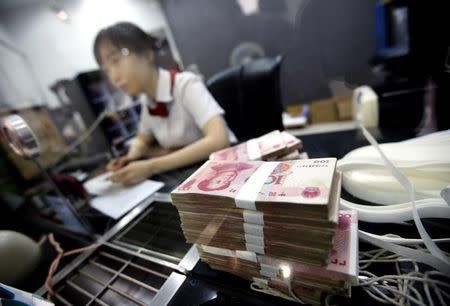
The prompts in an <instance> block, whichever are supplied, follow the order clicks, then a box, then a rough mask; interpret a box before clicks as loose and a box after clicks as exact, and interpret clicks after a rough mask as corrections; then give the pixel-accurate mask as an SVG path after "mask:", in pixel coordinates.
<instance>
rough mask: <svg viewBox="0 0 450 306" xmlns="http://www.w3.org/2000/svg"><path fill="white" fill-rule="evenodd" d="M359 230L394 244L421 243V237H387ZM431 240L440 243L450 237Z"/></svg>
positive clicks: (448, 240)
mask: <svg viewBox="0 0 450 306" xmlns="http://www.w3.org/2000/svg"><path fill="white" fill-rule="evenodd" d="M359 232H360V233H361V232H362V233H364V234H366V235H369V236H372V237H374V238H378V239H380V240H383V241H386V242H391V243H395V244H402V245H409V244H420V243H423V240H422V239H411V238H403V237H389V236H387V235H384V236H381V235H376V234H372V233H368V232H365V231H362V230H359ZM433 241H434V242H435V243H436V242H438V243H442V242H450V238H437V239H433Z"/></svg>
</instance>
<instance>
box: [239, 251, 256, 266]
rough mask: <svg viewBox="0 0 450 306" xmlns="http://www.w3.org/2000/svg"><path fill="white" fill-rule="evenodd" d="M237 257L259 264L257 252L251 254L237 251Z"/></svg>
mask: <svg viewBox="0 0 450 306" xmlns="http://www.w3.org/2000/svg"><path fill="white" fill-rule="evenodd" d="M236 256H237V257H238V258H239V259H242V260H247V261H251V262H256V263H257V262H258V258H257V257H256V253H255V252H249V251H236Z"/></svg>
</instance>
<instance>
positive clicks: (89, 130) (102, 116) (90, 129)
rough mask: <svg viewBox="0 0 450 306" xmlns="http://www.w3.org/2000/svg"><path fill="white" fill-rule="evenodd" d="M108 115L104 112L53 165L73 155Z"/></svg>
mask: <svg viewBox="0 0 450 306" xmlns="http://www.w3.org/2000/svg"><path fill="white" fill-rule="evenodd" d="M107 114H108V112H107V111H104V112H102V113H101V114H100V115H98V117H97V118H96V119H95V121H94V122H93V123H92V124H91V126H90V127H89V128H88V129H87V130H86V131H85V132H84V133H83V134H82V135H81V136H80V137H79V138H78V139H77V140H76V141H75V142H73V143H72V144H71V145H70V146H69V147H68V148H67V149H65V150H64V152H63V153H62V155H61V156H60V157H59V158H58V159H57V160H56V161H55V162H54V163H53V165H56V164H57V163H59V162H60V161H61V160H62V159H63V158H64V157H66V156H67V155H68V154H70V153H72V151H73V150H75V149H76V148H77V147H78V146H79V145H80V144H82V143H83V142H85V141H86V139H87V138H88V137H89V136H91V134H92V133H93V132H94V130H95V129H96V128H97V126H98V125H99V124H100V123H101V122H102V121H103V119H105V117H106V115H107Z"/></svg>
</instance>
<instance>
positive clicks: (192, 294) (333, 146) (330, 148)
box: [119, 129, 449, 305]
mask: <svg viewBox="0 0 450 306" xmlns="http://www.w3.org/2000/svg"><path fill="white" fill-rule="evenodd" d="M371 132H372V133H373V134H374V136H375V137H376V138H377V140H378V141H379V142H380V143H385V142H393V141H400V140H404V139H408V138H411V137H414V136H415V135H414V133H412V132H410V131H394V132H387V131H379V130H372V131H371ZM299 138H300V139H301V140H302V141H303V147H304V151H306V152H307V153H308V154H309V156H310V157H311V158H319V157H337V158H342V157H343V156H344V155H345V154H347V153H348V152H350V151H351V150H353V149H355V148H357V147H361V146H365V145H367V141H366V140H365V138H364V136H363V135H362V133H361V132H359V131H358V130H355V129H350V130H345V131H336V132H330V133H324V134H312V135H302V136H301V137H299ZM199 165H201V163H199V164H196V165H194V166H191V167H186V168H182V169H178V170H175V171H170V172H167V173H163V174H161V175H158V176H155V177H153V178H152V179H155V180H159V181H163V182H164V183H165V184H166V185H165V187H164V188H163V189H162V190H160V192H161V195H162V196H166V197H167V196H168V193H170V191H172V190H173V189H174V188H175V187H177V186H178V185H179V184H180V183H181V182H182V181H184V180H185V179H186V178H187V177H188V176H189V175H191V174H192V173H193V172H194V171H195V170H196V169H197V168H198V166H199ZM346 196H349V195H348V194H345V193H344V197H346ZM167 198H168V197H167ZM147 205H148V204H147ZM131 213H133V211H132V212H131ZM131 213H130V214H131ZM127 217H128V216H126V217H124V218H123V219H126V218H127ZM122 221H124V220H122ZM122 221H119V223H120V222H122ZM128 222H129V221H128ZM424 224H425V226H426V227H427V229H428V230H429V233H430V234H431V235H432V236H435V235H438V236H442V235H447V236H448V233H449V228H448V225H445V224H441V223H439V222H436V221H434V220H424ZM359 227H360V228H361V229H363V230H366V231H369V232H374V233H380V234H385V233H387V232H393V231H395V232H398V233H402V234H404V235H405V236H407V237H415V236H417V233H416V231H415V227H414V225H411V224H403V225H393V224H389V225H388V226H386V224H381V225H380V224H368V223H364V222H359ZM435 237H437V236H435ZM368 248H370V246H369V245H366V244H363V243H361V244H360V249H368ZM402 268H408V267H407V266H406V265H402ZM377 272H378V274H389V273H393V271H391V270H389V269H383V270H381V269H380V270H378V271H377ZM185 277H186V282H184V283H183V285H181V286H180V287H179V288H178V291H177V294H176V295H175V296H174V298H173V300H172V302H171V305H186V304H192V305H198V304H202V303H204V305H230V304H233V303H234V304H233V305H235V304H239V303H240V304H239V305H241V304H245V305H296V304H294V303H292V302H289V301H285V300H283V299H280V298H275V297H272V296H267V295H264V294H261V293H257V292H254V291H252V290H250V289H249V282H248V281H245V280H243V279H240V278H238V277H236V276H234V275H231V274H228V273H224V272H220V271H215V270H212V269H211V268H209V266H208V265H206V264H205V263H203V262H201V261H199V262H198V263H197V265H196V266H195V267H194V269H193V270H192V271H191V272H189V273H186V274H185ZM214 297H218V298H217V299H216V301H215V302H212V299H213V298H214ZM208 301H209V303H207V302H208ZM333 302H338V303H339V304H340V305H356V304H358V305H375V304H376V302H375V301H374V300H373V299H371V298H368V297H367V295H365V293H364V292H363V291H362V290H360V289H358V288H357V289H356V290H353V291H352V299H345V298H342V299H341V298H338V300H337V301H333Z"/></svg>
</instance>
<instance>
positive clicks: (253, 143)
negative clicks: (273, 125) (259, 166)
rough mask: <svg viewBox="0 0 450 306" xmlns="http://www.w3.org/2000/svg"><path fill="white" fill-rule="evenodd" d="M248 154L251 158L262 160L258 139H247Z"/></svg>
mask: <svg viewBox="0 0 450 306" xmlns="http://www.w3.org/2000/svg"><path fill="white" fill-rule="evenodd" d="M247 155H248V159H249V160H260V159H261V150H260V149H259V144H258V141H257V140H256V139H250V140H249V141H247Z"/></svg>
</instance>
